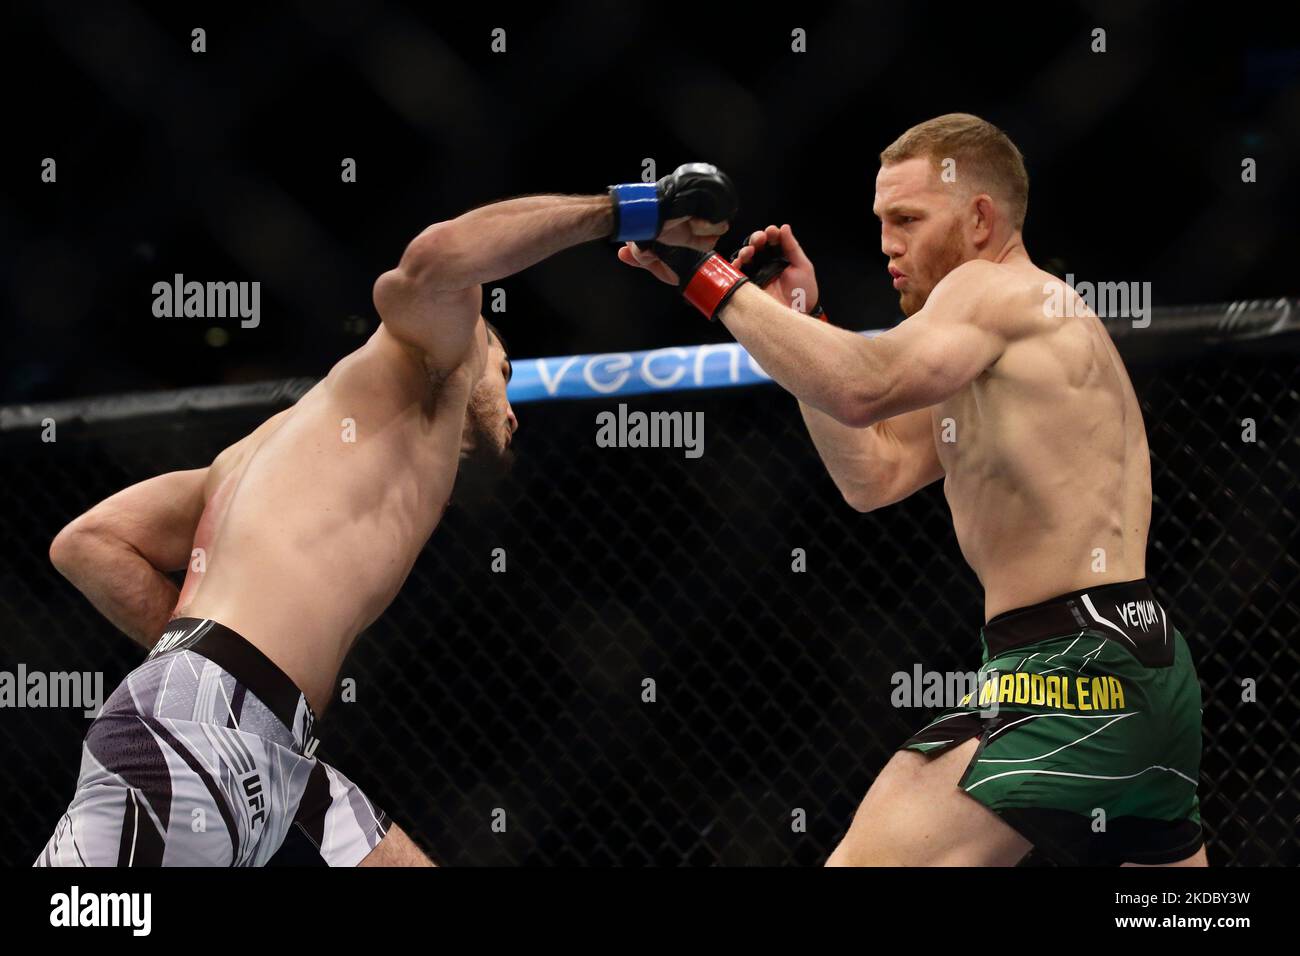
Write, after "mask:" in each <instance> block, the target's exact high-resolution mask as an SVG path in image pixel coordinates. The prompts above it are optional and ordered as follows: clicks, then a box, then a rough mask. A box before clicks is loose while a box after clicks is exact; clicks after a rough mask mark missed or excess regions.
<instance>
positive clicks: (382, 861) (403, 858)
mask: <svg viewBox="0 0 1300 956" xmlns="http://www.w3.org/2000/svg"><path fill="white" fill-rule="evenodd" d="M436 865H437V864H435V863H434V862H433V861H432V860H430V859H429V858H428V857H427V856H425V855H424V852H423V851H422V850H421V849H420V848H419V847H418V846H416V845H415V841H413V840H412V839H411V838H410V837H409V836H407V835H406V834H405V833H404V832H403V831H402V829H401V827H399V826H398V825H397V824H396V823H394V824H392V825H391V826H390V827H389V828H388V832H387V833H385V834H384V838H383V839H382V840H380V841H379V844H378V846H376V847H375V848H374V849H373V850H371V851H370V852H369V853H368V854H366V857H365V859H363V860H362V861H361V862H360V863H358V864H357V866H436Z"/></svg>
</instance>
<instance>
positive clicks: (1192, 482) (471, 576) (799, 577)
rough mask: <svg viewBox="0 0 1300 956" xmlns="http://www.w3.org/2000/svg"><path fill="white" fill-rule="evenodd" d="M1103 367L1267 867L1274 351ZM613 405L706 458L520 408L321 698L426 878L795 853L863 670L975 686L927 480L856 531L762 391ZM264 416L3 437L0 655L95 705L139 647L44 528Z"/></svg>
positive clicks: (1281, 706)
mask: <svg viewBox="0 0 1300 956" xmlns="http://www.w3.org/2000/svg"><path fill="white" fill-rule="evenodd" d="M1133 376H1134V383H1135V386H1136V387H1137V390H1138V393H1139V395H1140V397H1141V399H1142V404H1143V409H1144V412H1145V415H1146V419H1147V426H1148V431H1149V435H1150V444H1151V451H1152V456H1153V459H1154V463H1155V468H1154V491H1155V506H1154V514H1153V521H1152V529H1151V545H1150V552H1149V561H1148V569H1149V573H1150V576H1151V578H1152V579H1153V581H1154V583H1155V585H1156V590H1157V593H1158V594H1159V596H1160V598H1161V600H1162V601H1163V602H1165V603H1166V606H1167V607H1169V608H1170V609H1171V613H1172V616H1173V619H1174V621H1175V622H1176V623H1177V625H1178V626H1179V627H1180V628H1181V629H1182V630H1183V632H1184V633H1185V634H1186V635H1187V638H1188V640H1189V642H1190V645H1191V648H1192V651H1193V654H1194V657H1195V660H1196V663H1197V667H1198V670H1199V673H1200V678H1201V682H1202V688H1203V695H1204V728H1205V753H1204V761H1203V764H1202V776H1201V801H1202V815H1203V817H1204V821H1205V825H1206V829H1207V833H1208V838H1209V851H1210V857H1211V861H1212V862H1214V863H1231V864H1264V863H1269V864H1290V865H1295V864H1297V863H1298V862H1300V852H1298V851H1297V839H1296V824H1297V817H1298V816H1300V794H1298V793H1297V782H1296V768H1297V767H1298V766H1300V746H1298V745H1297V743H1296V740H1295V734H1294V732H1295V729H1296V727H1297V726H1300V695H1298V694H1297V692H1296V689H1295V686H1294V680H1295V675H1296V673H1297V664H1298V663H1300V649H1298V648H1297V645H1296V642H1295V635H1296V633H1297V623H1298V622H1297V617H1298V616H1300V604H1298V603H1297V593H1298V591H1297V586H1298V584H1300V581H1298V580H1297V578H1298V572H1300V565H1298V564H1297V557H1296V554H1297V548H1296V515H1297V511H1300V490H1298V489H1297V481H1298V479H1300V435H1298V434H1297V420H1298V419H1300V395H1298V394H1297V389H1298V387H1300V374H1297V369H1296V358H1295V353H1294V352H1289V351H1287V350H1286V349H1284V348H1282V347H1278V348H1275V349H1273V350H1271V351H1270V352H1269V353H1268V354H1265V355H1262V356H1260V355H1255V356H1251V355H1244V354H1236V353H1234V354H1221V355H1213V356H1207V357H1204V358H1202V359H1199V360H1195V361H1191V362H1183V363H1179V364H1169V365H1160V366H1157V365H1146V366H1140V367H1136V368H1134V369H1133ZM633 401H634V402H635V403H636V404H637V407H642V408H647V409H649V408H659V407H662V408H671V409H674V410H689V411H694V410H702V411H703V412H704V413H705V448H706V451H705V454H704V456H703V457H702V458H700V459H698V460H688V459H686V458H685V457H684V456H683V454H682V452H681V451H680V450H676V451H674V450H611V449H598V448H597V447H596V446H595V443H594V435H595V414H596V412H598V411H599V410H601V409H603V408H607V407H610V405H611V404H612V403H592V402H576V403H551V404H543V405H529V406H525V407H524V408H522V409H521V410H520V411H521V416H522V421H523V428H522V431H521V433H520V437H519V441H518V446H519V448H520V460H519V464H518V466H517V468H516V470H515V473H514V474H513V475H512V477H511V478H510V479H509V480H508V481H507V483H506V485H505V486H504V488H503V491H502V494H501V495H500V497H499V499H498V500H497V501H496V502H495V503H493V504H490V505H488V506H484V507H481V508H478V509H476V510H474V511H473V512H469V511H462V510H453V511H452V512H450V513H449V514H448V515H447V517H446V519H445V521H444V523H443V525H442V526H441V527H440V528H439V530H438V531H437V532H436V534H435V535H434V538H433V540H432V542H431V543H430V545H429V547H428V548H426V550H425V552H424V555H423V556H422V557H421V559H420V560H419V562H418V563H417V565H416V567H415V570H414V572H413V573H412V575H411V578H410V580H409V582H408V583H407V585H406V587H405V589H404V590H403V591H402V593H401V595H400V596H399V597H398V599H397V601H396V602H395V603H394V605H393V606H392V608H391V609H390V610H389V611H388V613H387V614H385V615H384V617H383V618H382V620H381V621H380V622H379V623H378V624H376V625H375V626H374V627H373V628H371V629H370V631H369V633H368V634H366V635H365V636H364V637H363V639H362V641H361V642H360V644H359V646H358V648H357V650H356V651H354V653H353V655H352V656H351V658H350V659H349V660H348V662H347V664H346V665H345V667H344V671H343V675H342V676H343V677H344V678H352V679H354V680H355V681H356V698H357V700H356V703H337V704H335V705H334V706H333V707H332V709H331V711H330V712H329V714H328V715H327V716H326V718H325V720H324V721H323V723H322V725H321V734H322V737H323V744H322V746H321V749H320V751H319V755H320V756H321V757H323V758H324V759H326V760H328V761H330V762H332V763H335V764H337V765H338V766H339V767H340V768H341V769H342V770H343V771H344V772H345V773H347V774H348V775H349V776H351V777H352V778H353V779H354V780H356V781H357V782H358V783H359V784H360V785H361V786H362V787H363V788H364V789H366V790H367V792H368V793H369V794H370V795H371V797H372V798H373V799H374V800H375V801H376V802H377V803H379V804H380V805H381V806H383V807H385V808H386V809H388V810H389V812H390V813H391V814H392V815H393V816H394V817H395V818H396V819H397V820H398V821H399V822H400V823H401V824H402V825H403V826H404V827H405V828H407V829H408V831H409V832H411V833H412V834H413V835H414V836H415V837H416V839H417V840H419V841H421V842H422V843H423V844H424V845H426V846H427V847H429V848H430V849H431V850H432V852H433V853H434V854H435V856H436V857H438V858H439V859H440V860H441V861H442V862H445V863H448V864H510V863H532V864H565V863H568V864H577V863H583V864H611V863H626V864H692V865H697V864H777V863H797V864H815V863H818V862H820V861H822V860H823V859H824V858H825V856H826V855H827V853H828V852H829V851H830V849H831V848H832V847H833V846H834V844H835V842H836V841H837V839H838V838H839V836H840V835H841V834H842V833H843V831H844V830H845V828H846V827H847V825H848V823H849V820H850V819H851V817H852V814H853V812H854V810H855V809H856V807H857V804H858V802H859V801H860V800H861V798H862V795H863V794H864V793H865V791H866V789H867V787H868V786H869V784H870V783H871V780H872V779H873V776H874V775H875V774H876V772H877V771H878V770H879V769H880V768H881V766H882V765H883V764H884V762H885V760H886V759H887V758H888V757H889V755H890V753H891V751H892V749H893V748H894V747H896V746H897V745H898V744H899V743H900V742H901V741H902V740H903V739H904V738H905V737H906V736H907V735H908V734H909V733H910V732H911V731H913V730H914V729H916V728H917V727H918V726H919V725H920V724H922V723H923V722H924V721H925V720H926V719H927V718H926V714H925V713H923V712H919V711H915V710H898V709H894V708H892V707H891V706H890V704H889V692H890V689H891V684H890V675H891V674H893V673H894V672H896V671H900V670H910V669H911V667H912V666H913V665H914V664H915V663H918V662H919V663H923V664H924V665H925V666H926V667H927V668H931V669H940V670H968V669H973V668H974V667H975V666H977V664H978V660H977V655H978V647H977V633H978V625H979V622H980V620H981V613H982V602H981V599H980V594H979V590H978V586H977V582H976V581H975V579H974V576H973V575H972V574H971V573H970V571H969V570H968V569H966V567H965V566H964V564H963V562H962V561H961V558H960V554H959V552H958V550H957V545H956V540H955V538H954V535H953V531H952V526H951V520H950V518H949V514H948V510H947V506H946V504H945V502H944V500H943V496H942V491H941V489H940V487H939V486H938V485H936V486H932V487H930V488H927V489H925V490H924V491H923V492H921V493H920V494H918V495H916V496H914V497H913V498H911V499H909V500H907V501H905V502H903V503H902V504H900V505H897V506H895V507H892V508H888V509H885V510H882V511H880V512H875V513H872V514H869V515H858V514H856V513H854V512H853V511H851V510H850V509H849V508H848V507H846V506H845V505H844V504H843V503H842V502H841V501H840V500H839V498H838V495H837V493H836V492H835V489H834V487H833V486H832V484H831V482H830V480H829V479H828V478H827V477H826V475H825V473H824V472H823V470H822V468H821V465H820V463H819V461H818V459H817V456H816V454H815V452H814V450H813V449H812V447H811V443H810V441H809V440H808V438H807V436H806V434H805V433H804V431H803V428H802V423H801V421H800V419H799V416H798V413H797V411H796V409H795V407H794V404H793V401H792V399H790V397H789V396H787V395H786V394H785V393H783V392H781V391H780V390H778V389H775V388H757V389H742V390H735V391H727V392H706V393H693V394H678V395H672V396H667V397H663V396H660V397H656V398H653V399H634V400H633ZM267 411H269V406H268V407H267V408H263V409H261V410H247V409H246V410H243V411H226V412H208V413H203V414H196V413H193V412H190V413H180V412H178V413H176V414H174V415H172V416H154V417H151V418H144V419H138V420H127V421H119V422H115V423H112V424H111V425H110V424H99V425H94V424H92V425H86V426H81V427H75V428H74V427H68V428H64V429H62V430H61V431H60V432H59V440H58V441H57V443H54V444H43V443H41V442H40V441H39V437H38V435H37V434H36V433H35V432H32V431H21V432H15V433H10V434H8V435H5V436H4V452H5V454H4V459H3V465H2V466H0V467H3V470H4V487H5V491H6V496H5V497H6V503H5V507H4V510H3V520H2V523H0V533H2V534H3V536H4V540H5V547H4V549H3V558H2V563H0V620H2V621H3V625H4V634H5V640H4V641H3V654H2V658H3V659H2V662H0V667H3V669H6V670H10V671H12V670H14V668H15V667H16V666H17V664H18V663H19V662H21V663H24V664H26V666H27V667H28V668H29V669H41V670H103V671H104V672H105V691H106V692H107V691H110V690H111V688H112V686H113V685H115V684H116V683H117V681H118V680H120V679H121V677H122V676H124V675H125V674H126V672H127V671H128V670H129V669H130V668H131V667H132V666H134V665H135V664H136V663H137V662H138V661H139V659H140V656H141V653H140V651H139V650H138V648H135V647H134V645H132V644H131V643H130V642H129V641H128V640H127V639H126V638H124V637H122V636H120V635H118V634H116V633H115V632H114V630H113V629H112V628H111V627H110V626H109V625H107V624H106V623H105V622H103V621H102V620H100V619H99V618H98V617H97V616H96V614H95V613H94V612H93V610H92V609H91V608H90V606H89V605H88V604H87V603H86V602H85V601H84V600H83V599H82V598H81V597H80V596H79V595H77V594H76V593H75V591H74V590H73V589H72V588H71V586H69V585H68V584H66V583H64V582H63V581H62V580H61V579H60V578H59V577H58V575H57V574H56V573H55V572H54V571H53V570H52V569H51V568H50V565H49V562H48V560H47V558H46V553H45V552H46V548H47V547H48V543H49V541H50V539H51V538H52V536H53V535H54V533H55V532H56V531H57V530H58V528H59V527H60V526H61V525H62V523H64V522H66V521H67V520H69V519H71V518H73V517H74V516H75V515H76V514H77V513H79V512H80V511H81V510H83V509H84V508H86V507H87V506H89V505H90V504H92V503H94V502H96V501H98V500H100V499H101V498H103V497H104V496H106V495H108V494H110V493H112V492H113V491H115V490H117V489H119V488H121V487H122V486H124V485H126V484H128V483H130V482H134V481H137V480H140V479H142V478H144V477H147V476H149V475H152V474H156V473H158V472H161V471H165V470H170V469H174V468H182V467H195V466H198V465H201V464H204V463H206V461H207V460H210V458H211V456H212V455H213V454H214V453H215V452H216V451H218V450H219V449H220V448H221V447H223V446H224V445H225V444H226V443H228V442H229V441H231V440H233V439H235V438H237V437H238V436H239V435H241V434H242V433H243V432H244V431H246V430H247V429H248V427H249V426H250V424H251V423H252V422H254V421H255V420H257V417H259V416H264V415H265V414H266V413H267ZM1247 418H1249V419H1253V420H1254V421H1255V423H1256V428H1257V435H1258V440H1257V441H1256V442H1254V443H1250V442H1246V441H1243V440H1242V432H1243V424H1242V421H1243V419H1247ZM494 548H504V549H505V554H506V561H507V569H506V571H505V573H494V572H493V571H492V570H491V560H492V551H493V549H494ZM795 548H802V549H805V551H806V554H807V571H806V572H804V573H795V572H794V571H792V570H791V565H792V556H791V552H792V549H795ZM647 678H649V679H653V680H654V682H655V685H656V693H657V700H656V701H655V702H653V703H647V702H644V701H643V699H642V697H643V681H645V680H646V679H647ZM1246 681H1250V682H1253V684H1254V699H1253V700H1249V699H1248V698H1249V697H1250V696H1251V695H1250V694H1248V693H1247V691H1248V690H1249V685H1247V684H1244V682H1246ZM1243 698H1247V699H1243ZM85 726H86V721H85V719H84V718H83V717H82V716H80V714H79V712H74V711H68V710H63V711H59V710H6V711H3V712H0V765H3V766H5V767H6V768H8V770H9V777H10V779H11V781H12V783H11V785H10V786H9V787H7V788H5V793H4V795H3V797H0V813H2V818H3V822H4V827H5V830H6V832H7V833H8V835H9V836H8V838H7V839H6V840H5V841H4V843H3V844H2V845H0V860H2V861H3V862H5V863H9V864H25V863H28V862H30V861H31V860H32V859H33V858H34V857H35V855H36V854H37V852H38V851H39V849H40V847H41V846H42V845H43V844H44V842H45V840H46V838H47V837H48V835H49V832H50V830H51V828H52V827H53V825H54V823H55V822H56V820H57V819H58V816H59V814H60V813H61V812H62V811H63V809H64V807H65V806H66V804H67V802H68V800H69V799H70V797H71V795H72V791H73V785H74V781H75V777H76V770H77V765H78V759H79V741H80V738H81V736H82V735H83V733H84V731H85ZM497 808H500V809H501V810H503V811H504V814H505V816H504V819H505V823H506V829H505V832H494V830H493V828H492V821H493V813H494V810H496V809H497ZM798 810H803V811H805V813H806V820H807V830H806V832H798V831H797V829H796V828H794V827H792V822H793V821H794V820H795V814H796V812H797V811H798ZM286 853H287V854H291V853H292V850H291V849H289V850H287V851H286Z"/></svg>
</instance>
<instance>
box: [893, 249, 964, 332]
mask: <svg viewBox="0 0 1300 956" xmlns="http://www.w3.org/2000/svg"><path fill="white" fill-rule="evenodd" d="M934 259H935V261H937V262H938V268H937V269H936V270H935V272H936V273H937V274H938V276H939V278H938V279H935V283H934V284H935V285H938V284H939V282H940V281H942V279H943V277H944V276H946V275H947V274H948V273H949V272H952V270H953V269H956V268H957V267H958V266H959V265H961V264H962V263H963V262H965V261H966V257H965V256H964V255H963V254H962V248H961V236H960V235H958V234H957V233H956V232H950V233H949V234H948V235H947V236H946V237H945V239H944V242H943V245H942V246H940V247H939V248H938V249H936V250H935V251H934ZM933 291H934V286H931V287H930V288H929V289H928V290H926V292H925V294H924V295H921V294H920V293H918V292H915V291H913V292H911V293H907V292H904V293H903V294H902V295H900V296H899V297H898V306H899V308H900V309H902V310H903V315H905V316H908V317H910V316H913V315H916V313H918V312H920V311H921V309H922V308H924V307H925V303H926V302H927V301H928V300H929V298H930V293H931V292H933Z"/></svg>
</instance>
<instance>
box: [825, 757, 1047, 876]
mask: <svg viewBox="0 0 1300 956" xmlns="http://www.w3.org/2000/svg"><path fill="white" fill-rule="evenodd" d="M978 746H979V740H978V739H976V738H971V739H970V740H968V741H966V742H965V743H963V744H960V745H958V746H956V747H954V748H952V749H951V750H949V751H948V752H946V753H944V754H940V755H939V756H937V757H926V756H924V755H922V754H919V753H916V752H915V751H911V750H900V751H898V752H897V753H895V754H894V756H893V757H891V758H890V760H889V762H888V763H887V764H885V767H884V769H883V770H881V772H880V775H879V776H877V777H876V780H875V782H874V783H873V784H872V785H871V788H870V789H869V790H868V791H867V795H866V798H865V799H863V801H862V805H861V806H859V807H858V812H857V813H856V814H855V815H854V817H853V823H852V825H850V827H849V832H848V833H847V834H846V835H845V837H844V839H843V840H842V841H841V842H840V845H839V846H838V847H836V849H835V852H834V853H832V854H831V856H830V859H828V860H827V861H826V865H827V866H1012V865H1014V864H1015V863H1017V862H1018V861H1019V860H1020V859H1021V858H1022V857H1023V856H1024V855H1025V854H1026V853H1028V852H1029V850H1030V849H1031V844H1030V843H1029V841H1028V840H1026V839H1025V838H1024V837H1022V836H1021V835H1020V834H1019V833H1017V832H1016V831H1015V830H1013V829H1012V828H1011V827H1010V826H1008V825H1007V824H1006V823H1004V822H1003V821H1002V820H1001V819H999V818H998V816H997V814H995V813H993V811H991V810H989V809H988V808H987V807H985V806H984V805H983V804H981V803H979V802H978V801H977V800H975V799H974V798H973V797H970V796H968V795H967V794H966V793H965V792H964V791H963V790H961V789H960V788H959V787H958V781H960V780H961V778H962V775H963V774H964V773H965V772H966V768H967V766H968V765H969V764H970V761H971V758H972V757H973V756H974V755H975V750H976V748H977V747H978Z"/></svg>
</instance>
